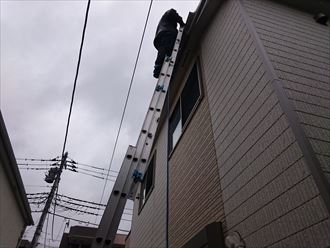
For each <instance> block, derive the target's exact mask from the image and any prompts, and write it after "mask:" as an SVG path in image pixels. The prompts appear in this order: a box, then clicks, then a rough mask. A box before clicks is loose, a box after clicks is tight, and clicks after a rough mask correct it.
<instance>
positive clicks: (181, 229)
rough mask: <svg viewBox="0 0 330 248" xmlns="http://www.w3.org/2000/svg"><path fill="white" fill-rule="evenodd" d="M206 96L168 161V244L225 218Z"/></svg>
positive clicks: (176, 244) (175, 243) (184, 239)
mask: <svg viewBox="0 0 330 248" xmlns="http://www.w3.org/2000/svg"><path fill="white" fill-rule="evenodd" d="M206 98H207V97H204V99H203V100H202V101H201V102H200V105H199V106H198V108H197V110H196V112H195V113H194V115H193V117H192V119H191V120H190V123H189V124H188V126H187V128H186V130H185V131H184V133H183V134H182V136H181V138H180V140H179V141H178V143H177V145H176V147H175V150H174V151H173V154H172V155H171V157H170V160H169V168H170V170H169V180H170V181H169V247H181V246H182V245H184V244H185V243H186V242H188V241H189V240H190V239H191V238H193V237H194V236H195V235H196V234H197V233H198V232H199V231H200V230H202V229H203V228H204V227H205V226H206V225H208V224H210V223H212V222H214V221H224V211H223V205H222V200H221V188H220V178H219V173H218V169H217V159H216V154H215V149H214V142H213V132H212V127H211V119H210V113H209V106H208V103H207V99H206Z"/></svg>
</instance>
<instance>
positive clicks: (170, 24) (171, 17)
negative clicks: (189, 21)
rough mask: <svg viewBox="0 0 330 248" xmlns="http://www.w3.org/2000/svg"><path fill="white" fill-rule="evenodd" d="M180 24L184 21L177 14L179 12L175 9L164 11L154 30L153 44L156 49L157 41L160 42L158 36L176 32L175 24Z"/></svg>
mask: <svg viewBox="0 0 330 248" xmlns="http://www.w3.org/2000/svg"><path fill="white" fill-rule="evenodd" d="M178 23H179V24H180V25H181V26H182V25H184V22H183V20H182V17H181V16H179V14H178V13H177V12H176V10H175V9H170V10H168V11H166V12H165V14H164V15H163V16H162V18H161V19H160V21H159V23H158V26H157V30H156V36H155V39H154V46H155V47H156V48H157V49H158V47H159V43H160V37H161V36H162V35H163V34H164V33H177V32H178V30H177V28H176V27H177V24H178Z"/></svg>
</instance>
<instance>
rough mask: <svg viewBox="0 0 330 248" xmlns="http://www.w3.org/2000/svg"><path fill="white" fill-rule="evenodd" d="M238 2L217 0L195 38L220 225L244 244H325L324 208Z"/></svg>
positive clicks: (318, 245) (325, 222)
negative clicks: (215, 170) (222, 218)
mask: <svg viewBox="0 0 330 248" xmlns="http://www.w3.org/2000/svg"><path fill="white" fill-rule="evenodd" d="M262 2H263V1H256V2H255V4H258V3H262ZM239 5H240V1H236V0H232V1H226V2H225V3H224V5H223V6H222V8H221V11H220V12H219V13H218V14H217V16H216V18H215V20H214V22H213V23H212V25H211V27H210V29H209V30H208V32H207V34H206V36H205V38H204V40H203V43H202V58H203V67H204V71H205V73H204V77H205V80H204V81H205V84H206V91H207V95H208V99H209V105H210V112H211V118H212V127H213V132H214V138H215V148H216V154H217V158H218V166H219V174H220V181H221V189H222V196H223V201H224V209H225V215H226V225H227V231H228V233H230V232H231V231H235V230H237V231H239V232H240V233H241V235H242V237H243V238H244V240H245V241H246V244H247V247H264V246H274V247H278V246H280V245H288V246H289V247H323V246H326V245H329V242H330V237H329V233H330V230H329V226H330V221H329V214H328V212H327V210H326V209H325V207H324V204H323V201H322V199H321V198H320V195H319V191H318V189H317V187H316V186H315V183H314V181H313V179H312V177H311V175H310V171H309V169H308V167H307V165H306V163H305V160H304V158H303V154H302V152H301V150H300V147H299V146H298V144H297V142H296V139H295V136H294V134H293V131H292V129H291V127H290V126H289V123H288V121H287V118H286V116H285V114H284V112H283V110H282V109H281V107H280V105H279V101H278V98H277V95H276V93H275V92H274V89H273V85H272V84H271V82H270V77H269V74H267V73H268V72H266V69H265V65H264V64H263V63H262V60H261V59H260V54H259V51H258V50H257V49H256V43H255V42H254V40H253V38H252V36H251V33H250V30H249V29H248V28H247V26H246V23H245V20H244V18H243V16H242V9H241V8H240V6H239ZM259 13H260V15H261V14H262V11H261V10H260V11H259ZM269 20H272V18H269ZM275 28H276V26H275V27H273V29H275ZM324 73H325V72H324ZM322 77H323V76H322ZM323 80H324V79H323ZM323 93H325V92H323ZM322 144H323V143H322ZM321 228H325V229H321ZM315 232H317V233H315ZM312 237H313V238H312ZM297 244H299V245H298V246H297Z"/></svg>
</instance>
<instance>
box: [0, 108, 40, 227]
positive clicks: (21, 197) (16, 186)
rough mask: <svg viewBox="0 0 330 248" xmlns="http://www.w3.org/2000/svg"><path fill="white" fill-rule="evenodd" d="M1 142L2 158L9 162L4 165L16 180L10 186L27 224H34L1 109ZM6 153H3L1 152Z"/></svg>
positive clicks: (6, 170) (9, 174)
mask: <svg viewBox="0 0 330 248" xmlns="http://www.w3.org/2000/svg"><path fill="white" fill-rule="evenodd" d="M0 143H1V145H3V149H0V155H1V156H0V158H2V159H4V158H6V159H7V160H8V162H9V163H6V161H4V163H3V166H4V170H5V172H6V173H7V175H8V176H9V177H10V178H12V179H13V180H14V182H13V181H10V182H9V184H10V187H11V188H12V191H13V193H14V195H15V198H16V200H17V201H18V203H19V204H18V205H19V208H20V210H21V213H22V215H23V218H24V221H25V224H26V225H34V222H33V218H32V215H31V208H30V205H29V202H28V199H27V197H26V192H25V188H24V184H23V181H22V177H21V174H20V172H19V169H18V166H17V162H16V159H15V156H14V151H13V148H12V146H11V143H10V139H9V136H8V133H7V129H6V126H5V122H4V119H3V117H2V113H1V110H0ZM2 152H3V153H4V154H1V153H2Z"/></svg>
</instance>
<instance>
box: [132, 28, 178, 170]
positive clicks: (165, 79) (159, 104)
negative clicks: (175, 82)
mask: <svg viewBox="0 0 330 248" xmlns="http://www.w3.org/2000/svg"><path fill="white" fill-rule="evenodd" d="M182 31H183V28H180V30H179V32H178V35H177V38H176V41H175V44H174V47H173V50H172V55H171V59H170V60H169V61H165V63H164V64H163V68H162V70H161V78H160V79H159V80H158V83H157V85H160V83H159V82H161V84H162V85H161V86H162V87H163V90H161V91H159V95H158V98H157V100H156V102H155V103H154V104H155V105H153V106H150V107H152V108H153V109H154V111H153V116H152V120H151V121H150V122H148V123H147V122H144V123H143V126H142V130H147V133H150V134H151V137H150V138H149V140H148V142H147V143H148V146H146V140H143V141H142V142H140V137H141V136H140V137H139V139H138V142H137V145H136V147H137V150H136V153H137V154H138V155H139V156H137V157H139V160H138V161H139V164H138V167H137V169H138V170H139V169H140V165H141V160H142V159H144V160H143V161H148V159H149V155H150V152H151V147H152V143H153V141H154V134H155V133H156V129H157V126H158V121H157V119H158V118H160V114H161V111H162V108H163V106H164V103H165V99H166V94H167V89H168V87H169V83H170V81H171V77H172V72H173V67H174V64H175V61H176V56H177V53H178V51H179V46H180V42H181V37H182V33H183V32H182ZM162 74H163V75H162ZM164 88H165V89H164ZM155 93H157V92H155ZM150 107H149V110H148V112H149V111H150ZM157 109H159V111H157ZM140 144H141V145H142V146H140ZM140 147H141V153H140ZM144 150H145V152H144ZM142 156H143V157H142ZM141 157H142V159H141ZM142 164H145V163H142Z"/></svg>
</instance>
